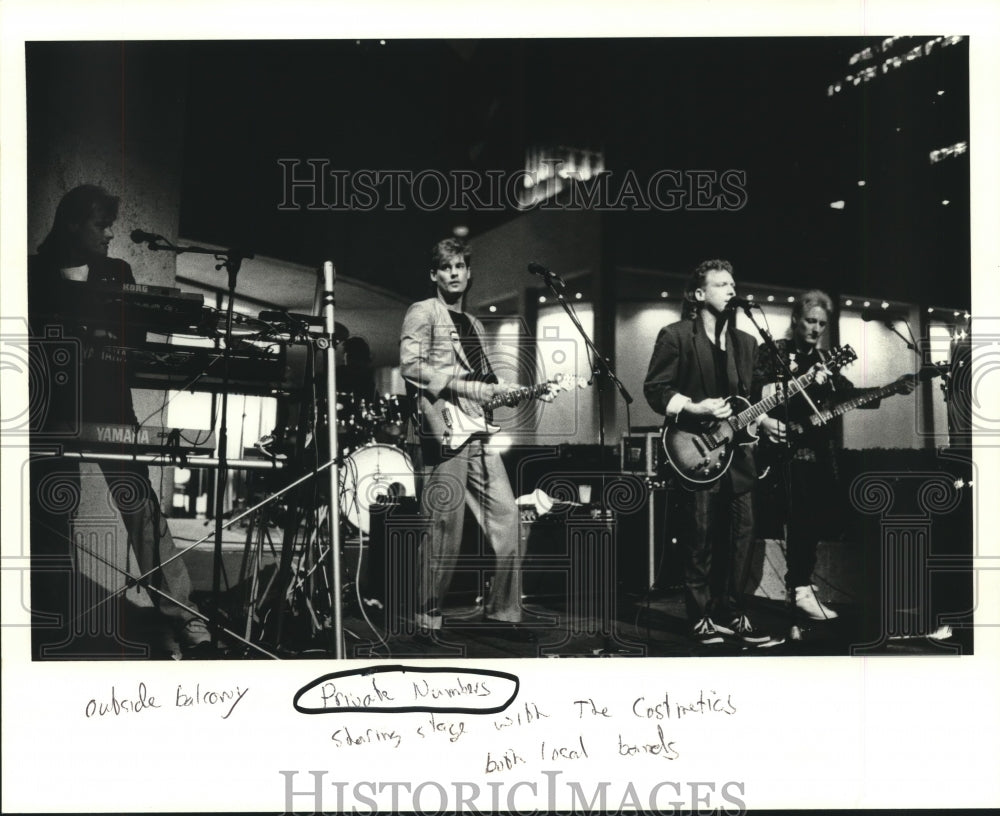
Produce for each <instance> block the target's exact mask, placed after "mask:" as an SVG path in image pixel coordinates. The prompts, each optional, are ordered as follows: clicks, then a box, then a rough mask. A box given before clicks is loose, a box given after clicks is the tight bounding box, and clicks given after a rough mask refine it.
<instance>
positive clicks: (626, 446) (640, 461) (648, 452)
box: [621, 428, 663, 476]
mask: <svg viewBox="0 0 1000 816" xmlns="http://www.w3.org/2000/svg"><path fill="white" fill-rule="evenodd" d="M662 464H663V446H662V445H661V444H660V431H659V430H648V429H645V428H634V429H633V430H632V432H631V433H628V434H623V435H622V454H621V469H622V473H639V474H642V475H644V476H659V475H660V466H661V465H662Z"/></svg>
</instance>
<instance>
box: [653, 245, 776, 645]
mask: <svg viewBox="0 0 1000 816" xmlns="http://www.w3.org/2000/svg"><path fill="white" fill-rule="evenodd" d="M735 294H736V284H735V281H734V279H733V267H732V265H731V264H730V263H729V262H728V261H724V260H711V261H705V262H703V263H701V264H699V266H698V267H697V268H696V269H695V271H694V272H693V274H692V275H691V279H690V281H689V283H688V287H687V290H686V292H685V307H684V318H683V319H682V320H680V321H678V322H677V323H671V324H670V325H668V326H664V327H663V329H661V330H660V333H659V336H658V337H657V338H656V345H655V346H654V347H653V354H652V357H651V359H650V361H649V368H648V371H647V373H646V380H645V383H644V385H643V392H644V394H645V396H646V401H647V402H648V403H649V405H650V407H651V408H653V410H654V411H656V412H657V413H660V414H664V415H665V421H666V422H667V423H671V422H676V421H677V419H678V417H679V416H680V415H681V414H682V413H683V414H685V418H686V419H688V418H701V419H704V420H709V421H710V420H713V419H725V418H727V417H729V416H731V415H732V408H731V407H730V405H729V403H728V402H727V401H726V398H727V397H730V396H736V395H739V396H743V397H749V394H750V387H751V383H752V379H753V370H754V364H755V362H756V356H757V342H756V341H755V340H754V338H753V337H752V336H751V335H749V334H747V333H746V332H743V331H740V330H739V329H737V328H736V327H735V326H734V325H733V323H734V322H735V317H734V311H733V310H732V309H729V308H727V304H728V303H729V301H730V300H732V298H733V297H735ZM755 479H756V472H755V470H754V463H753V458H752V457H751V456H750V455H749V454H748V453H747V452H746V451H744V450H743V449H741V448H739V447H737V449H736V450H735V452H734V455H733V461H732V464H731V466H730V468H729V470H728V471H727V472H726V473H725V474H724V475H723V476H722V478H721V479H719V480H718V481H716V482H714V483H712V484H710V485H705V486H703V487H700V488H698V489H686V490H683V491H681V498H682V505H683V508H684V519H683V522H684V530H683V533H682V535H681V537H680V547H681V550H682V557H683V560H684V584H685V602H686V607H687V615H688V621H689V623H690V625H691V634H692V637H693V638H694V639H695V640H696V641H699V642H700V643H703V644H706V645H715V644H720V643H723V642H724V641H725V639H726V638H739V639H741V640H743V641H744V642H746V643H761V642H766V641H768V640H769V638H768V637H767V636H766V635H762V634H760V633H758V632H756V631H755V630H754V628H753V626H752V625H751V623H750V619H749V617H748V616H747V615H746V613H745V612H744V611H743V609H742V605H741V600H740V598H741V594H742V593H741V589H742V588H741V587H740V586H739V581H740V580H741V579H742V575H743V570H742V564H743V563H744V561H745V559H746V556H747V554H748V552H749V547H750V540H751V536H752V533H753V505H752V503H751V493H750V491H751V490H752V488H753V486H754V482H755ZM684 486H685V487H688V486H687V485H684Z"/></svg>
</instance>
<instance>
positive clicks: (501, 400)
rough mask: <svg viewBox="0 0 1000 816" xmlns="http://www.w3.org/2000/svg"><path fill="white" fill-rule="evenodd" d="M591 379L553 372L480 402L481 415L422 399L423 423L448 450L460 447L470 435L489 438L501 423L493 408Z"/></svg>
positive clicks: (444, 401) (445, 402)
mask: <svg viewBox="0 0 1000 816" xmlns="http://www.w3.org/2000/svg"><path fill="white" fill-rule="evenodd" d="M588 385H590V383H589V382H588V381H587V380H586V379H584V378H583V377H577V376H576V375H573V374H556V375H555V376H554V377H552V379H549V380H546V381H545V382H541V383H537V384H536V385H526V386H523V387H521V388H518V389H516V390H514V391H508V392H506V393H504V394H498V395H497V396H495V397H493V399H491V400H488V401H486V402H484V403H482V407H483V415H482V416H478V417H476V416H470V415H469V414H468V413H467V412H465V411H463V410H462V409H461V408H459V407H458V405H456V404H455V403H454V402H452V401H451V400H448V399H444V398H442V399H438V400H436V401H434V402H432V403H430V404H429V405H428V404H427V403H426V402H425V401H424V400H421V403H422V404H423V406H422V407H423V410H422V414H423V420H424V427H425V428H426V430H428V431H429V432H430V435H431V436H432V437H433V438H434V439H435V440H436V441H437V442H438V443H440V444H441V445H443V446H444V448H445V450H447V451H448V452H449V453H454V452H455V451H458V450H460V449H461V448H462V447H463V446H464V445H465V444H466V443H467V442H468V441H469V440H470V439H473V438H474V437H479V438H482V439H489V438H490V437H492V436H493V435H494V434H495V433H497V431H499V430H500V426H499V425H496V424H494V422H493V411H494V409H496V408H500V407H501V406H511V407H512V406H515V405H519V404H520V403H522V402H524V401H526V400H529V399H534V398H535V397H539V396H541V395H542V394H544V393H545V392H546V391H548V390H549V389H550V387H551V386H556V387H557V391H556V393H558V392H559V391H568V390H569V389H570V388H586V387H587V386H588Z"/></svg>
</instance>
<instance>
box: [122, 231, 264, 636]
mask: <svg viewBox="0 0 1000 816" xmlns="http://www.w3.org/2000/svg"><path fill="white" fill-rule="evenodd" d="M156 238H157V239H158V240H160V241H163V244H162V245H161V244H159V243H157V240H149V241H148V242H147V244H146V246H147V247H148V248H149V249H151V250H154V251H158V250H166V251H168V252H173V253H174V254H175V255H180V254H182V253H184V252H189V253H192V254H195V255H213V256H214V257H215V259H216V260H217V261H219V263H218V264H216V266H215V268H216V270H219V269H222V268H223V267H225V269H226V272H227V273H228V285H227V293H228V295H229V300H228V302H227V304H226V329H225V334H224V345H223V349H222V389H221V390H222V409H221V410H222V416H221V418H220V421H219V465H218V470H217V471H216V482H215V550H214V553H213V559H212V561H213V563H212V604H213V616H214V617H215V618H216V624H218V616H219V606H220V602H219V596H220V594H221V590H222V586H221V584H222V530H223V523H222V501H223V498H224V496H225V492H226V476H227V474H228V470H229V455H228V452H227V450H226V447H227V444H228V441H229V437H228V427H229V422H228V419H227V412H228V409H229V362H230V358H231V356H232V344H233V302H234V300H235V299H236V278H237V276H238V275H239V272H240V266H241V264H242V262H243V259H251V258H253V257H254V254H253V253H252V252H245V251H244V250H240V249H227V250H224V251H219V250H217V249H208V248H206V247H199V246H177V245H175V244H171V243H170V242H169V241H168V240H167V239H166V238H163V237H162V236H156ZM138 243H141V241H140V242H138ZM212 645H213V646H217V645H218V629H217V628H216V627H212Z"/></svg>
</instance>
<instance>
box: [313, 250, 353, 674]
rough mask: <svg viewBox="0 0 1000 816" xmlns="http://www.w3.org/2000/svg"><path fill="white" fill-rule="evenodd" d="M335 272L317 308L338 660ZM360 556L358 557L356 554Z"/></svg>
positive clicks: (327, 275)
mask: <svg viewBox="0 0 1000 816" xmlns="http://www.w3.org/2000/svg"><path fill="white" fill-rule="evenodd" d="M335 275H336V272H335V271H334V268H333V263H332V262H331V261H325V262H324V263H323V289H322V291H321V294H320V306H321V308H322V310H323V318H324V328H325V330H326V337H325V338H323V339H324V340H325V341H326V342H325V343H323V344H320V347H321V348H323V349H324V350H325V351H326V406H327V407H326V416H327V421H326V424H327V461H329V462H330V463H331V465H330V467H329V469H328V471H327V473H328V475H329V479H330V506H329V509H328V510H327V523H328V524H329V525H330V567H331V570H332V572H333V578H332V580H333V599H332V600H333V644H334V650H335V651H336V656H335V657H336V659H337V660H341V659H343V658H344V657H345V654H344V628H343V587H342V584H341V566H340V473H339V460H338V458H337V450H338V445H339V443H338V440H337V359H336V356H335V355H336V342H335V339H334V335H335V333H336V326H337V323H336V321H335V320H334V307H335V305H336V300H335V298H334V294H333V283H334V279H335ZM359 557H360V555H359Z"/></svg>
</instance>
